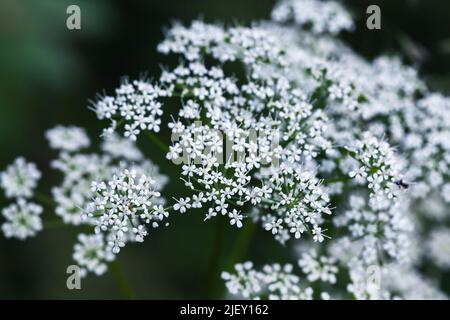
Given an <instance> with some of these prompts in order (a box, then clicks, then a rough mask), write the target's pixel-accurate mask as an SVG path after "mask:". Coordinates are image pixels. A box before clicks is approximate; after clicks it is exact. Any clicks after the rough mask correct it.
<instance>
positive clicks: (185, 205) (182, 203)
mask: <svg viewBox="0 0 450 320" xmlns="http://www.w3.org/2000/svg"><path fill="white" fill-rule="evenodd" d="M175 200H176V199H175ZM176 201H177V203H175V204H174V206H173V209H174V210H175V211H180V213H185V212H186V210H187V209H189V208H190V207H191V204H190V199H189V198H180V199H178V200H176Z"/></svg>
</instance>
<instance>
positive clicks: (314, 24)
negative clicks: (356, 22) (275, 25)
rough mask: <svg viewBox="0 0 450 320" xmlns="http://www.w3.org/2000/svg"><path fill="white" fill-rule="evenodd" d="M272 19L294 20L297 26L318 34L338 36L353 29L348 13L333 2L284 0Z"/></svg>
mask: <svg viewBox="0 0 450 320" xmlns="http://www.w3.org/2000/svg"><path fill="white" fill-rule="evenodd" d="M272 19H273V20H274V21H277V22H287V21H291V20H293V21H294V23H295V24H297V25H299V26H302V27H304V28H306V29H310V30H312V32H313V33H317V34H320V33H325V32H326V33H331V34H336V33H339V32H340V31H341V30H348V29H352V28H353V21H352V19H351V17H350V15H349V14H348V12H347V11H346V10H345V9H344V8H343V7H342V6H341V5H340V4H339V3H338V2H333V1H317V0H283V1H280V2H279V3H278V4H277V6H276V7H275V9H274V10H273V11H272Z"/></svg>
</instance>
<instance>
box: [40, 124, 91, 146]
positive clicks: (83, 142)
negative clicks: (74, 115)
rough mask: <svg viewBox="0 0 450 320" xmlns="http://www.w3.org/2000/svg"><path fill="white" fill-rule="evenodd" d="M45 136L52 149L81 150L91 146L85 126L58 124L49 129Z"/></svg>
mask: <svg viewBox="0 0 450 320" xmlns="http://www.w3.org/2000/svg"><path fill="white" fill-rule="evenodd" d="M45 136H46V138H47V140H48V142H49V144H50V147H51V148H52V149H57V150H61V151H66V152H74V151H79V150H80V149H83V148H86V147H89V145H90V143H91V142H90V140H89V137H88V136H87V134H86V131H85V130H84V129H83V128H79V127H74V126H70V127H63V126H56V127H55V128H53V129H50V130H48V131H47V132H46V133H45Z"/></svg>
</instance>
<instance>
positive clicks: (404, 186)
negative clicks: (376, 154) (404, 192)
mask: <svg viewBox="0 0 450 320" xmlns="http://www.w3.org/2000/svg"><path fill="white" fill-rule="evenodd" d="M394 183H395V184H396V185H397V186H398V187H399V188H400V189H408V188H409V184H408V183H406V182H404V181H403V179H400V180H397V181H395V182H394Z"/></svg>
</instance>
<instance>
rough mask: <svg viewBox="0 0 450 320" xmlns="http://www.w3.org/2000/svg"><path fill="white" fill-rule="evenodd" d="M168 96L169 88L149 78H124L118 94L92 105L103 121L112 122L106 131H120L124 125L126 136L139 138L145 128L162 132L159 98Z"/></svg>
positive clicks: (134, 138) (105, 97)
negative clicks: (147, 79)
mask: <svg viewBox="0 0 450 320" xmlns="http://www.w3.org/2000/svg"><path fill="white" fill-rule="evenodd" d="M166 95H167V92H166V90H164V89H162V88H161V87H159V86H158V85H152V84H150V83H149V82H147V81H146V80H134V81H132V82H129V81H128V79H124V81H123V82H122V84H121V85H120V87H119V88H117V89H116V95H115V96H114V97H112V96H104V97H101V98H100V99H99V100H98V101H97V102H96V103H94V105H93V107H92V108H93V109H94V110H95V112H96V113H97V117H98V118H99V119H100V120H102V119H109V120H110V121H111V126H110V127H109V128H107V129H106V130H105V133H106V134H108V133H112V132H114V131H117V130H118V129H119V128H118V126H119V124H120V126H121V127H123V128H124V129H125V131H124V136H125V137H127V138H129V139H130V140H132V141H135V140H136V139H137V136H138V135H139V134H140V133H141V131H143V130H149V131H154V132H159V130H160V124H161V119H159V117H160V116H161V115H162V113H163V112H162V109H161V103H160V102H159V101H158V99H160V98H161V97H165V96H166ZM117 119H120V120H117Z"/></svg>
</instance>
